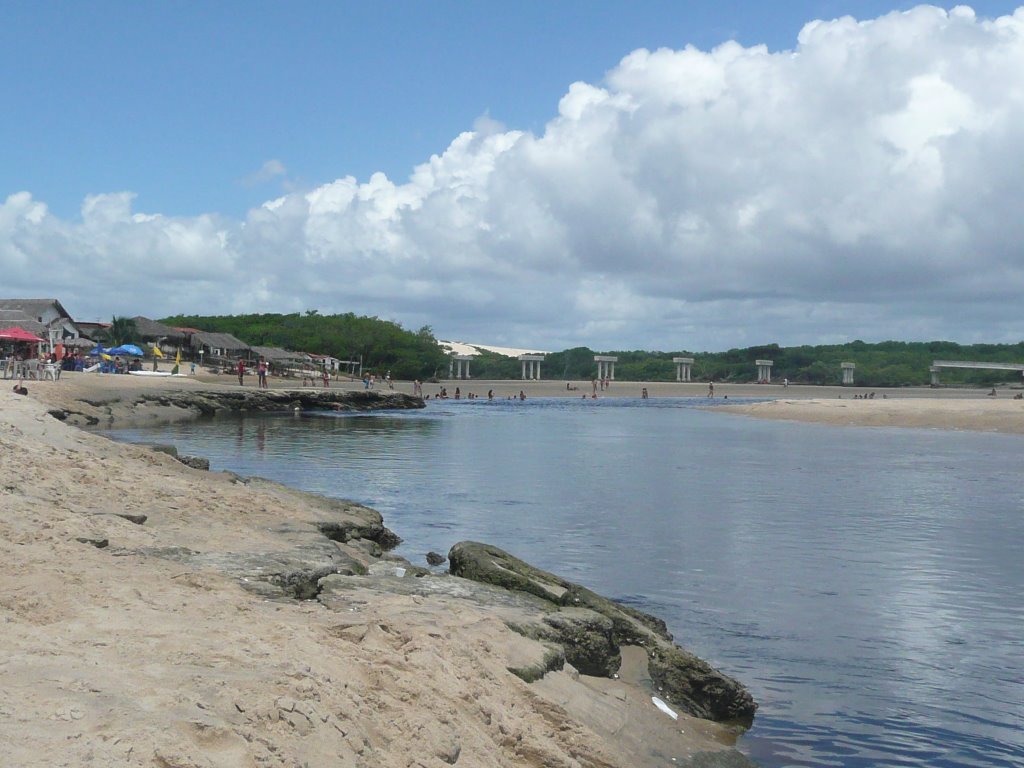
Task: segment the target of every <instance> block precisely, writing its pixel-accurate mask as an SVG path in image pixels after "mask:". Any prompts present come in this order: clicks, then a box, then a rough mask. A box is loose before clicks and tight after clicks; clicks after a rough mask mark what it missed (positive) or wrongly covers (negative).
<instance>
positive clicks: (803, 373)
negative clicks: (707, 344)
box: [473, 341, 1024, 387]
mask: <svg viewBox="0 0 1024 768" xmlns="http://www.w3.org/2000/svg"><path fill="white" fill-rule="evenodd" d="M594 355H613V356H615V357H618V359H619V360H618V362H617V363H616V364H615V378H616V380H620V381H675V377H676V366H675V363H673V362H672V358H673V357H692V358H693V360H694V362H693V366H692V370H691V375H692V377H693V379H694V380H695V381H718V382H733V383H752V382H754V381H756V379H757V369H756V367H755V364H754V361H755V360H762V359H766V360H771V361H773V363H774V365H773V367H772V380H773V381H782V380H783V379H789V381H790V382H791V383H794V384H818V385H831V384H840V383H842V369H841V367H840V364H841V363H854V364H855V365H856V366H857V368H856V372H855V381H856V383H857V385H859V386H865V387H902V386H926V385H928V384H929V383H930V381H931V376H930V374H929V370H928V369H929V368H930V367H931V364H932V362H933V361H934V360H969V361H976V362H998V363H1016V364H1024V342H1021V343H1018V344H969V345H961V344H957V343H955V342H950V341H929V342H903V341H885V342H881V343H878V344H867V343H865V342H863V341H852V342H849V343H847V344H830V345H817V346H808V345H805V346H799V347H780V346H779V345H778V344H766V345H760V346H754V347H746V348H743V349H730V350H727V351H725V352H692V351H688V350H679V351H675V352H650V351H646V350H608V351H598V350H593V349H590V348H589V347H576V348H574V349H567V350H564V351H562V352H554V353H551V354H548V355H547V357H546V358H545V360H544V363H543V371H542V373H543V377H544V378H545V379H556V380H558V379H562V380H566V381H589V380H590V379H591V378H593V377H594V376H596V375H597V366H596V363H594ZM520 375H521V368H520V363H519V362H518V361H517V360H514V359H511V358H507V357H503V356H501V355H495V354H493V353H484V354H482V355H481V356H480V357H479V358H476V359H474V360H473V376H474V377H475V378H482V379H492V378H493V379H501V378H511V379H516V378H519V377H520ZM1020 378H1021V377H1020V376H1019V375H1018V374H1016V373H1014V372H1012V371H985V370H952V369H944V370H943V371H942V374H941V380H942V383H943V384H944V385H952V386H957V385H961V386H992V385H994V384H999V383H1003V382H1008V381H1009V382H1014V383H1016V382H1019V381H1020Z"/></svg>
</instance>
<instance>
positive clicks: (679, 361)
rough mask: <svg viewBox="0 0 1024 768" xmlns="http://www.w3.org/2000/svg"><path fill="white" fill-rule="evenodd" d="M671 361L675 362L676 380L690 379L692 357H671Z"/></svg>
mask: <svg viewBox="0 0 1024 768" xmlns="http://www.w3.org/2000/svg"><path fill="white" fill-rule="evenodd" d="M672 362H673V363H675V364H676V381H690V368H691V367H692V366H693V358H692V357H673V358H672Z"/></svg>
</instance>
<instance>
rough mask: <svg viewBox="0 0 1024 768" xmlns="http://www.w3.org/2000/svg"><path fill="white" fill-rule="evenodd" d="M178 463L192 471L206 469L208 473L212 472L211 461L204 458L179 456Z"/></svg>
mask: <svg viewBox="0 0 1024 768" xmlns="http://www.w3.org/2000/svg"><path fill="white" fill-rule="evenodd" d="M178 461H180V462H181V463H182V464H184V465H185V466H186V467H192V469H205V470H206V471H207V472H208V471H209V470H210V460H209V459H205V458H203V457H202V456H179V457H178Z"/></svg>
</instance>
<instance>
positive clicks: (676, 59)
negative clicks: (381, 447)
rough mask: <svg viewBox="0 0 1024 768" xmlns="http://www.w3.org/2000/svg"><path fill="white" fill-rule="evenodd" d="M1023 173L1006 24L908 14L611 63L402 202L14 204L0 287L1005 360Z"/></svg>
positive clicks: (409, 185) (0, 243)
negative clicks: (217, 206)
mask: <svg viewBox="0 0 1024 768" xmlns="http://www.w3.org/2000/svg"><path fill="white" fill-rule="evenodd" d="M1022 147H1024V9H1021V10H1018V11H1017V12H1016V13H1015V14H1014V15H1013V16H1007V17H1003V18H1001V19H998V20H995V21H988V20H983V19H978V18H976V17H975V15H974V14H973V12H972V11H970V9H968V8H965V7H960V8H957V9H954V10H953V11H950V12H946V11H942V10H940V9H938V8H934V7H927V6H924V7H919V8H916V9H914V10H912V11H908V12H906V13H892V14H888V15H885V16H883V17H880V18H878V19H874V20H868V21H857V20H854V19H852V18H849V17H846V18H842V19H838V20H835V21H818V22H812V23H809V24H807V25H806V26H805V27H804V28H803V29H802V30H801V31H800V33H799V37H798V44H797V47H796V48H795V49H794V50H792V51H782V52H776V53H771V52H769V51H768V50H766V49H765V48H764V47H753V48H744V47H742V46H740V45H739V44H737V43H731V42H730V43H725V44H723V45H721V46H718V47H717V48H715V49H714V50H712V51H708V52H705V51H700V50H697V49H694V48H685V49H683V50H679V51H674V50H664V49H662V50H657V51H647V50H639V51H634V52H632V53H630V54H629V55H627V56H626V57H625V58H623V60H622V61H621V62H620V63H619V64H618V65H617V66H615V67H614V68H612V69H611V70H610V71H609V72H608V74H607V76H606V78H605V81H604V82H602V83H596V84H591V83H574V84H572V85H570V86H569V87H568V90H567V92H566V94H565V96H563V98H562V99H561V101H560V103H559V104H558V105H557V115H556V116H555V117H554V118H553V119H552V120H551V122H550V123H549V124H548V125H547V126H546V127H545V130H544V132H543V133H542V134H541V135H533V134H530V133H524V132H520V131H515V130H507V129H505V128H504V126H502V125H501V124H500V123H497V122H496V121H494V120H493V119H491V118H490V117H489V116H488V115H484V116H483V117H481V118H479V119H478V120H477V121H476V123H475V125H474V130H472V131H467V132H466V133H463V134H461V135H459V136H457V137H455V139H454V140H453V141H452V143H451V144H450V145H449V146H448V148H447V149H446V150H445V152H444V153H442V154H440V155H436V156H434V157H431V158H430V159H429V160H427V161H426V162H424V163H423V164H421V165H420V166H418V167H417V168H415V169H414V170H413V173H412V174H411V176H410V178H409V180H408V181H407V182H406V183H396V182H394V181H393V180H391V179H388V178H387V177H386V176H384V175H383V174H375V175H373V176H372V177H371V178H370V179H369V180H367V181H365V182H362V183H360V182H359V181H357V180H356V179H354V178H352V177H344V178H339V179H338V180H336V181H333V182H331V183H328V184H324V185H322V186H320V187H318V188H316V189H313V190H312V191H308V192H304V193H293V194H288V195H285V196H284V197H281V198H278V199H276V200H273V201H270V202H268V203H266V204H264V205H263V206H260V207H258V208H255V209H253V210H252V211H250V212H249V214H248V215H247V217H246V219H245V220H244V221H242V222H238V221H227V220H223V219H221V218H218V217H215V216H203V217H197V218H187V219H180V218H172V217H164V216H160V215H153V214H142V213H137V212H133V211H132V203H133V201H132V196H131V195H130V194H127V193H115V194H104V195H94V196H90V197H89V198H87V199H86V201H85V202H84V204H83V207H82V215H81V219H80V220H76V221H64V220H60V219H58V218H56V217H54V216H52V215H51V214H50V213H49V212H48V211H47V208H46V206H45V204H43V203H42V202H40V201H36V200H34V199H33V198H32V196H31V195H30V194H28V193H24V192H21V193H17V194H14V195H11V196H10V197H8V198H7V200H6V202H4V203H3V204H0V269H2V271H3V273H4V274H5V283H4V289H5V292H10V293H12V294H13V293H19V294H29V293H31V294H39V295H44V294H45V295H59V296H60V297H61V299H62V301H63V302H64V303H65V305H66V306H68V307H69V308H71V309H72V311H76V312H78V313H79V314H83V315H92V316H106V315H109V314H111V313H112V312H114V311H127V312H132V313H133V314H134V313H135V312H140V313H146V314H151V315H160V314H163V313H169V312H176V311H197V312H233V311H291V310H302V309H307V308H311V307H317V308H319V309H320V310H321V311H323V312H331V311H354V312H358V313H368V314H375V315H378V316H381V317H385V318H393V319H398V320H401V321H402V322H404V323H405V324H406V325H407V326H408V327H418V326H419V325H421V324H430V325H432V326H433V327H434V328H435V330H436V331H437V332H438V333H439V334H441V335H442V336H445V337H448V338H452V337H455V338H473V339H478V340H481V339H482V340H486V341H489V342H492V343H497V344H506V345H508V346H517V347H520V346H536V347H538V348H546V349H557V348H561V347H566V346H574V345H577V344H589V345H591V346H594V347H596V348H600V349H611V348H623V347H629V348H661V349H683V348H687V349H691V350H700V349H718V348H724V347H729V346H736V345H744V344H752V343H763V342H769V341H778V342H780V343H802V342H814V341H817V340H828V341H834V340H836V339H841V338H856V337H860V338H864V339H882V338H890V337H897V338H910V337H913V338H921V337H931V338H952V339H960V340H965V341H968V340H976V339H987V340H1019V339H1021V338H1022V337H1024V327H1022V324H1021V322H1020V321H1019V320H1018V317H1019V307H1018V304H1019V296H1020V295H1022V293H1024V252H1022V250H1021V248H1020V243H1021V242H1024V217H1022V216H1021V215H1020V211H1021V210H1022V209H1024V191H1022V188H1021V185H1020V184H1019V178H1018V177H1019V169H1020V168H1021V167H1022V166H1024V163H1022V160H1024V152H1022ZM284 172H285V169H284V167H283V165H281V164H280V163H278V161H269V162H268V163H267V164H265V165H264V167H263V169H262V170H261V171H260V172H259V174H257V175H260V174H263V175H265V176H266V177H267V178H273V177H274V176H277V175H281V174H283V173H284ZM41 265H43V266H45V271H42V272H41V271H40V266H41ZM115 286H116V289H115V288H114V287H115Z"/></svg>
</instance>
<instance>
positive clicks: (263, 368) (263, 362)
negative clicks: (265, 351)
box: [235, 355, 327, 389]
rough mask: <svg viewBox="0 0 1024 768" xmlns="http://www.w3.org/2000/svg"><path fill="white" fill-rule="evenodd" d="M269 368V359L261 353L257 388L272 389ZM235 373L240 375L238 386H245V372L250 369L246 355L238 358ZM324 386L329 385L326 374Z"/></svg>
mask: <svg viewBox="0 0 1024 768" xmlns="http://www.w3.org/2000/svg"><path fill="white" fill-rule="evenodd" d="M268 369H269V366H268V365H267V359H266V358H265V357H264V356H263V355H260V357H259V360H257V361H256V386H257V388H259V389H270V384H269V383H268V382H267V371H268ZM235 373H236V374H237V375H238V386H240V387H244V386H245V374H246V373H248V370H247V369H246V366H245V358H244V357H240V358H238V363H236V364H235ZM302 383H303V385H305V383H306V382H305V380H303V382H302ZM324 386H325V387H326V386H327V383H326V376H325V379H324Z"/></svg>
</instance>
